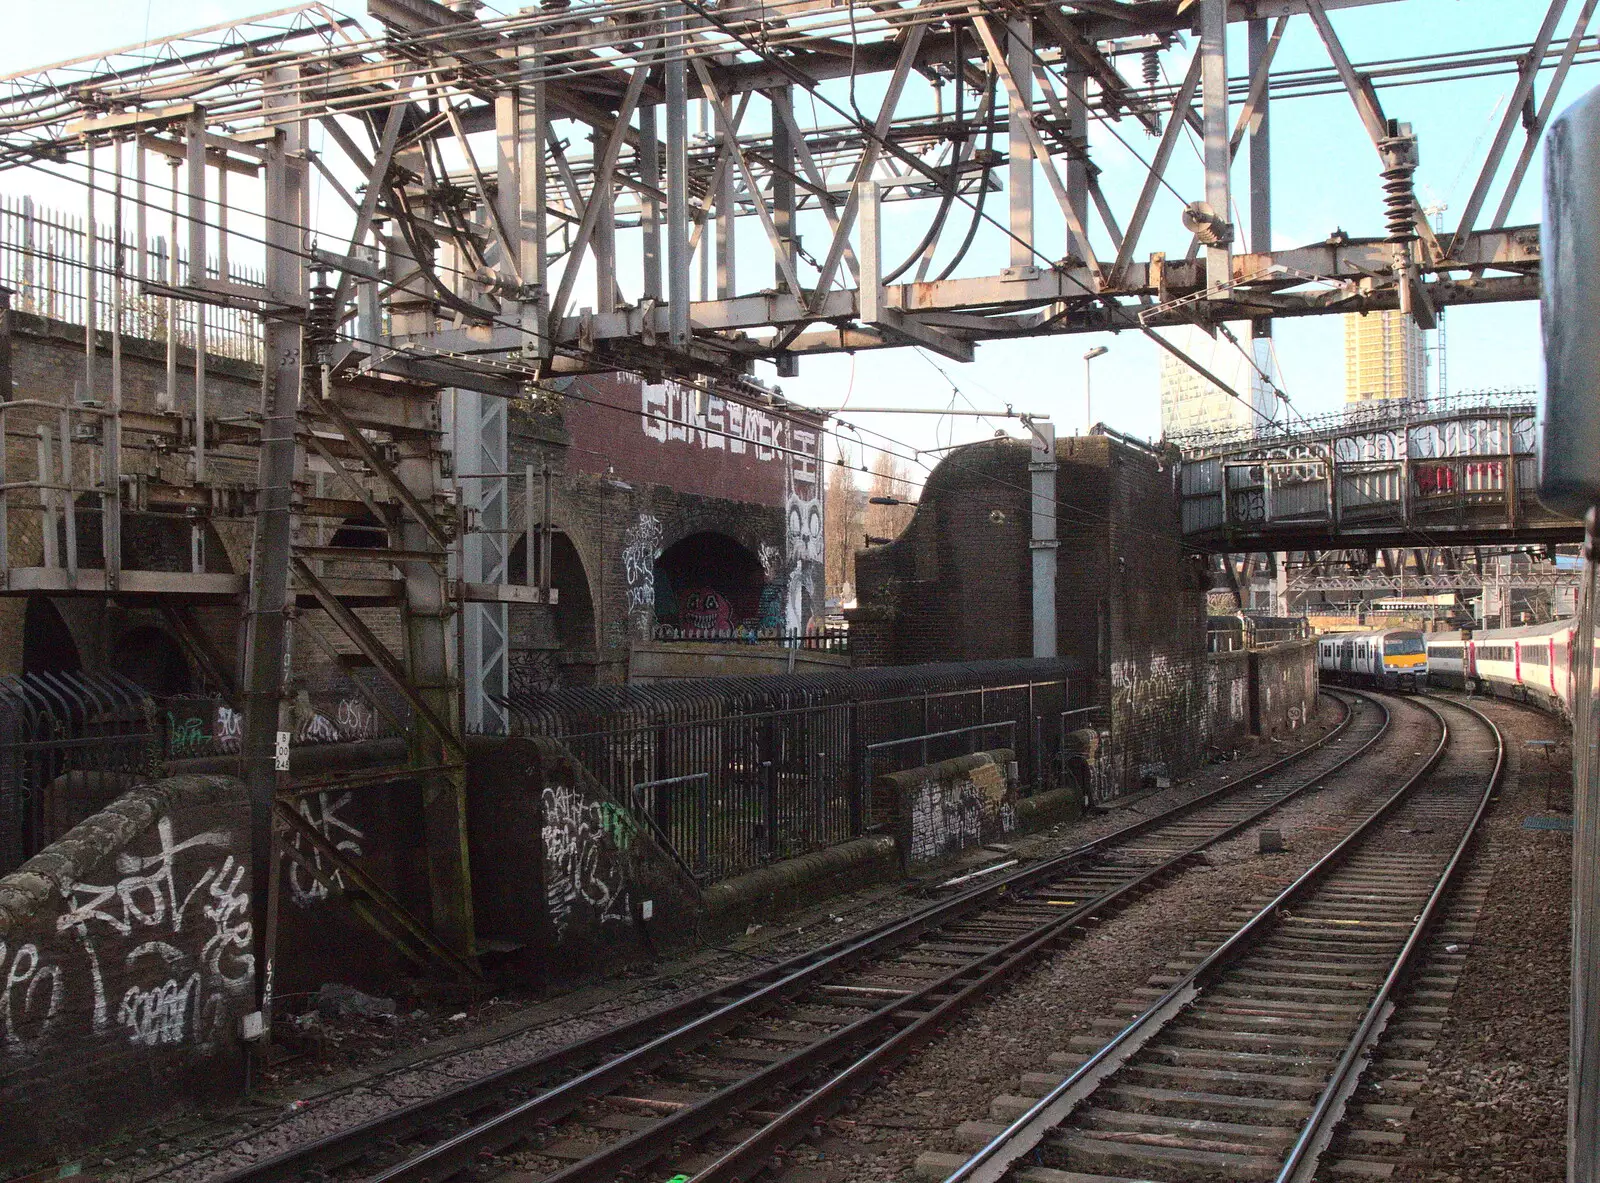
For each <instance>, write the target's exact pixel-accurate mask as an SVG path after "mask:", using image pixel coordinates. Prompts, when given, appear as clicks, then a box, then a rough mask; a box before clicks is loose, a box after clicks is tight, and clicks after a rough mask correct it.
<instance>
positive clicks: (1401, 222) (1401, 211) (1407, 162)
mask: <svg viewBox="0 0 1600 1183" xmlns="http://www.w3.org/2000/svg"><path fill="white" fill-rule="evenodd" d="M1378 154H1379V155H1380V156H1381V157H1382V158H1383V173H1382V176H1383V209H1384V221H1385V223H1386V225H1387V227H1388V230H1389V241H1390V242H1392V243H1394V244H1396V245H1404V244H1405V243H1408V242H1411V241H1413V240H1414V239H1415V238H1416V237H1417V193H1416V189H1415V188H1414V187H1413V186H1412V183H1411V178H1412V174H1413V173H1415V172H1416V171H1417V163H1418V160H1419V156H1418V153H1417V137H1416V136H1414V135H1413V134H1412V133H1411V125H1410V124H1409V123H1395V122H1393V121H1391V122H1390V124H1389V135H1388V136H1386V137H1385V138H1384V139H1382V140H1379V141H1378Z"/></svg>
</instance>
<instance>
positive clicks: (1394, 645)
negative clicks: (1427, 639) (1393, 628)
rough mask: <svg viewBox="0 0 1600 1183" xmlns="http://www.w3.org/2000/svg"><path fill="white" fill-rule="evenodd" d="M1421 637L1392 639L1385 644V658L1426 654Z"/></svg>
mask: <svg viewBox="0 0 1600 1183" xmlns="http://www.w3.org/2000/svg"><path fill="white" fill-rule="evenodd" d="M1426 652H1427V649H1426V648H1424V647H1423V644H1422V638H1421V637H1390V638H1389V639H1388V640H1386V641H1385V642H1384V643H1383V653H1384V656H1385V657H1403V656H1407V655H1409V654H1413V653H1426Z"/></svg>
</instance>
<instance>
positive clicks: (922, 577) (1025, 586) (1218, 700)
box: [848, 435, 1316, 793]
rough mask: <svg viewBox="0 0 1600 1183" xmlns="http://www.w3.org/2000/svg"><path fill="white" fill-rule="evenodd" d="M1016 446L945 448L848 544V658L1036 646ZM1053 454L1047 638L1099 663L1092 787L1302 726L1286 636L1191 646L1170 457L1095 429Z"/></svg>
mask: <svg viewBox="0 0 1600 1183" xmlns="http://www.w3.org/2000/svg"><path fill="white" fill-rule="evenodd" d="M1028 458H1029V450H1028V448H1027V446H1026V445H1025V444H1024V443H1022V442H1020V441H1011V440H993V441H986V442H984V443H981V444H975V445H973V446H971V447H968V448H961V449H958V450H957V451H955V452H952V453H951V454H950V455H949V456H948V457H947V458H946V459H945V460H944V461H943V462H942V463H940V465H939V466H938V468H936V469H935V470H934V472H933V473H932V475H931V476H930V477H929V479H928V482H927V485H926V487H925V488H924V490H923V494H922V497H921V505H920V506H919V508H918V509H917V513H916V516H915V517H913V518H912V520H911V522H910V524H909V525H908V526H907V528H906V530H905V532H904V533H902V534H901V536H900V537H899V538H898V539H896V540H895V541H894V542H893V543H891V544H890V545H888V546H882V547H876V548H873V549H871V550H867V551H863V552H861V553H860V554H859V555H858V556H857V560H856V571H857V576H858V586H857V594H858V597H859V602H858V607H857V608H856V609H854V610H853V611H852V612H850V613H849V614H848V615H849V617H850V628H851V644H852V651H853V653H854V655H855V658H856V661H857V663H858V664H862V665H880V664H895V663H906V662H916V661H941V660H948V661H964V660H975V659H978V658H985V657H1020V656H1026V655H1028V654H1030V653H1031V652H1032V591H1031V589H1032V585H1033V576H1032V568H1031V560H1030V555H1029V549H1028V535H1029V522H1028V512H1029V504H1030V502H1029V492H1028V491H1029V474H1028ZM1057 458H1058V461H1059V471H1058V474H1057V480H1056V500H1057V517H1056V533H1057V537H1058V538H1059V539H1060V546H1059V548H1058V549H1057V552H1056V554H1057V564H1058V566H1057V571H1056V624H1057V640H1058V645H1059V652H1060V653H1061V655H1062V656H1064V657H1073V658H1077V659H1078V660H1079V661H1081V662H1082V663H1083V664H1084V666H1085V668H1087V669H1091V670H1094V671H1095V672H1096V674H1097V686H1098V701H1099V702H1100V703H1101V704H1103V705H1104V706H1106V707H1107V708H1108V710H1109V717H1110V729H1111V738H1110V743H1109V744H1108V745H1107V750H1106V753H1105V757H1104V759H1105V763H1104V765H1103V767H1104V769H1105V773H1106V780H1107V784H1106V785H1105V786H1104V791H1108V792H1111V793H1115V792H1116V791H1119V790H1121V789H1129V788H1136V787H1138V786H1140V785H1145V784H1150V783H1153V782H1155V781H1156V780H1159V779H1161V778H1165V777H1176V776H1181V775H1183V774H1184V773H1186V772H1188V771H1189V770H1190V769H1192V768H1193V767H1194V766H1195V765H1196V764H1197V763H1198V762H1199V761H1200V760H1201V759H1202V758H1203V757H1204V756H1205V754H1206V753H1207V752H1208V751H1210V750H1218V749H1230V748H1234V747H1238V746H1239V745H1240V744H1242V743H1244V742H1245V741H1246V740H1247V739H1248V738H1249V737H1250V736H1251V735H1252V734H1257V733H1260V734H1263V735H1268V736H1274V735H1279V734H1282V733H1284V732H1285V731H1288V730H1292V729H1293V727H1295V726H1298V725H1299V722H1298V721H1303V720H1304V719H1305V718H1306V717H1307V712H1308V711H1309V710H1310V709H1311V702H1312V698H1313V697H1314V696H1315V692H1316V691H1315V682H1316V677H1315V671H1314V669H1313V668H1312V661H1311V658H1310V657H1309V656H1308V655H1307V654H1306V653H1305V652H1303V651H1302V647H1301V644H1300V643H1298V642H1297V643H1295V644H1294V645H1292V646H1287V647H1280V649H1281V651H1280V650H1279V649H1274V650H1272V651H1268V652H1266V653H1263V654H1262V655H1260V659H1259V669H1258V663H1257V661H1256V659H1255V658H1253V657H1251V656H1250V655H1247V654H1244V653H1238V654H1218V655H1213V656H1211V657H1208V656H1207V654H1206V653H1205V599H1204V597H1205V572H1204V567H1203V565H1202V563H1201V562H1200V561H1199V560H1197V559H1196V558H1195V557H1194V556H1192V555H1190V554H1189V553H1188V551H1187V550H1186V548H1185V547H1184V545H1183V541H1182V537H1181V531H1180V523H1179V517H1178V501H1177V495H1176V490H1175V487H1174V483H1173V469H1172V467H1171V465H1170V463H1168V461H1167V459H1166V457H1164V456H1162V455H1159V454H1156V453H1153V452H1151V451H1149V450H1147V449H1143V448H1139V447H1134V446H1130V445H1128V444H1125V443H1122V442H1121V441H1118V440H1116V439H1113V438H1111V437H1108V436H1098V435H1091V436H1074V437H1070V438H1066V439H1062V440H1059V441H1058V442H1057ZM1258 699H1259V701H1258Z"/></svg>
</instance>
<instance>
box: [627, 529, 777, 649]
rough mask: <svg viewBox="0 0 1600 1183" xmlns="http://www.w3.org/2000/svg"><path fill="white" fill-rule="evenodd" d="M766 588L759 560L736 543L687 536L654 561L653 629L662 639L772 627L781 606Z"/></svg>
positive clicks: (705, 533) (706, 534)
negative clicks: (681, 635) (659, 632)
mask: <svg viewBox="0 0 1600 1183" xmlns="http://www.w3.org/2000/svg"><path fill="white" fill-rule="evenodd" d="M766 589H767V579H766V573H765V572H764V571H763V570H762V569H761V560H759V559H758V558H756V556H755V555H753V554H751V553H750V552H749V551H748V550H746V549H745V548H744V547H743V546H741V545H739V543H737V542H735V541H734V540H733V539H731V538H729V537H728V536H727V535H725V534H716V533H712V532H709V531H703V532H701V533H698V534H690V535H689V536H688V537H687V538H683V539H680V540H679V541H677V542H675V543H673V544H672V545H671V546H669V547H668V548H667V549H666V550H664V551H662V552H661V557H660V558H658V559H657V560H656V564H655V609H656V625H657V628H658V629H659V630H661V632H662V633H663V635H665V636H668V637H671V636H674V635H679V634H686V635H691V636H692V635H698V634H710V635H713V636H715V635H718V634H722V633H731V632H735V631H743V630H751V629H759V628H777V627H779V626H780V625H781V624H782V623H783V621H782V605H781V604H780V603H779V600H778V597H777V596H776V595H772V594H766ZM769 601H770V602H769Z"/></svg>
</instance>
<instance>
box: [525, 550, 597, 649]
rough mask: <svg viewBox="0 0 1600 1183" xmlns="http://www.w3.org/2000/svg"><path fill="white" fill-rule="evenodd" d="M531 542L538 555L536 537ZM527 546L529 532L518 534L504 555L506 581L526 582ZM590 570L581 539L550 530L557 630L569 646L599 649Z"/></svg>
mask: <svg viewBox="0 0 1600 1183" xmlns="http://www.w3.org/2000/svg"><path fill="white" fill-rule="evenodd" d="M534 545H535V553H536V554H537V539H535V540H534ZM528 547H529V537H528V534H527V533H526V532H524V533H522V534H520V535H518V536H517V540H516V542H514V543H513V544H512V546H511V550H510V553H509V554H507V556H506V580H507V582H509V583H525V582H527V578H528ZM591 570H593V563H592V561H591V560H590V559H588V558H586V557H585V555H584V546H583V543H582V542H581V540H580V539H578V538H577V537H575V536H574V535H572V534H571V533H569V532H568V531H565V530H552V531H551V540H550V582H551V586H552V587H554V588H556V589H557V591H558V592H559V593H560V595H559V599H558V601H557V603H556V606H555V618H556V630H557V632H558V634H559V635H560V637H561V642H562V644H563V645H564V646H566V648H568V649H580V648H581V649H588V648H593V649H595V650H597V651H598V649H599V647H600V618H599V613H598V612H597V611H596V600H595V587H594V580H593V579H592V578H591V577H590V575H589V572H590V571H591ZM535 574H537V561H536V563H535Z"/></svg>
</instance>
